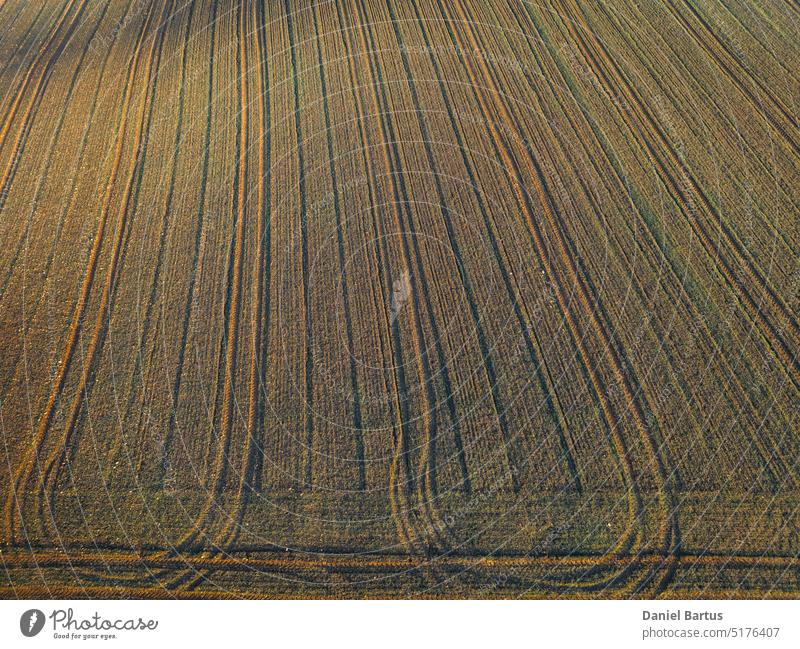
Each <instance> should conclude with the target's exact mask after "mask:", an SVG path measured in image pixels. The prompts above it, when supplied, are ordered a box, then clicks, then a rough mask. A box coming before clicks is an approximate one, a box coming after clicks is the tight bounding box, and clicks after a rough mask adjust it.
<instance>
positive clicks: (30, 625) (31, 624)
mask: <svg viewBox="0 0 800 649" xmlns="http://www.w3.org/2000/svg"><path fill="white" fill-rule="evenodd" d="M38 617H39V616H38V615H37V614H36V611H32V612H31V617H30V619H29V620H28V631H33V627H34V625H35V624H36V620H37V618H38Z"/></svg>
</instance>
